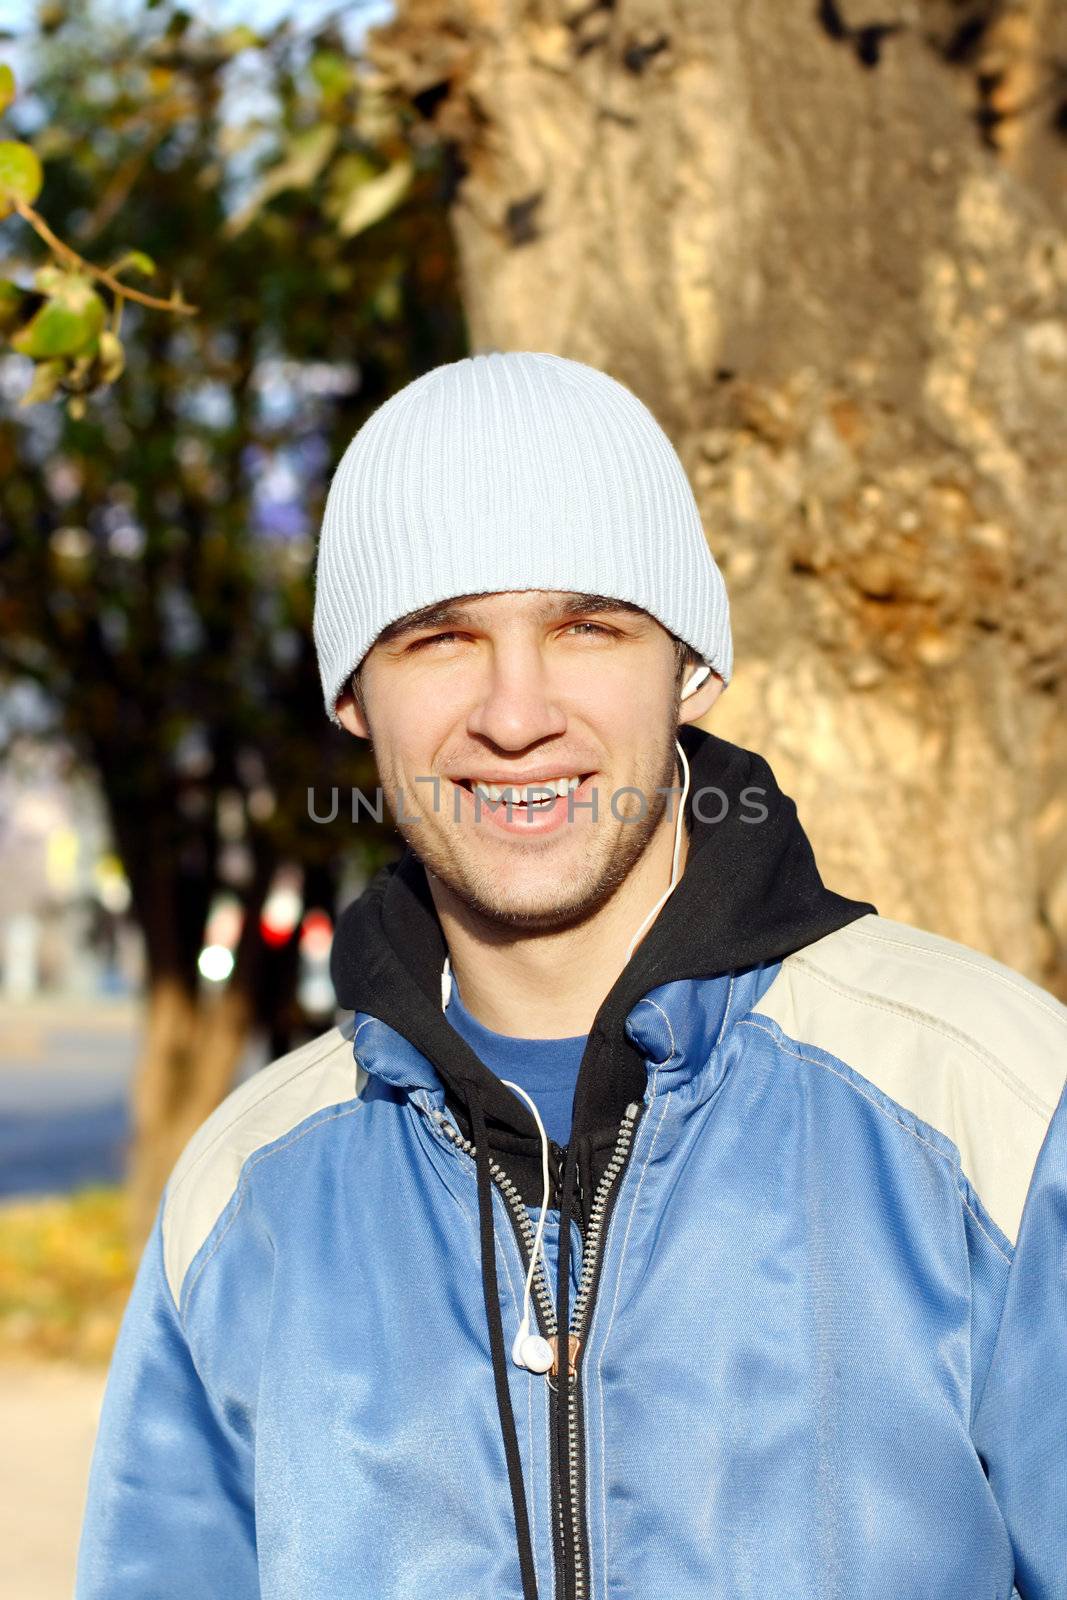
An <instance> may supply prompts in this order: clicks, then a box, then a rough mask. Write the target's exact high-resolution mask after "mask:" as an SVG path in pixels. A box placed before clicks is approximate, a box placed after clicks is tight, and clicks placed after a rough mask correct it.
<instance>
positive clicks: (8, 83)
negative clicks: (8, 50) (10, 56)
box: [0, 61, 15, 111]
mask: <svg viewBox="0 0 1067 1600" xmlns="http://www.w3.org/2000/svg"><path fill="white" fill-rule="evenodd" d="M14 98H15V74H14V73H13V72H12V70H11V68H10V67H9V66H8V64H7V62H6V61H0V111H6V110H7V108H8V106H9V105H10V104H11V102H12V100H14Z"/></svg>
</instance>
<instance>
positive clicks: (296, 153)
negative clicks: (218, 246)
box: [225, 122, 337, 239]
mask: <svg viewBox="0 0 1067 1600" xmlns="http://www.w3.org/2000/svg"><path fill="white" fill-rule="evenodd" d="M336 143H337V129H336V128H335V127H334V125H333V124H332V123H329V122H320V123H317V124H316V125H315V127H313V128H304V129H303V130H302V131H301V132H300V133H297V134H294V135H293V137H292V139H291V140H290V141H289V153H288V155H287V156H286V157H285V160H284V161H280V162H279V163H278V165H277V166H276V167H271V168H270V170H269V171H268V172H267V173H266V174H265V175H264V177H263V179H262V181H261V182H260V183H259V185H258V187H257V188H256V189H255V190H254V191H253V193H252V195H251V196H250V198H249V199H248V200H247V201H246V202H245V204H244V205H243V206H242V207H241V209H240V210H239V211H236V212H234V214H233V216H232V217H231V218H230V220H229V222H228V223H227V224H226V228H225V232H226V234H227V235H228V237H229V238H231V239H232V238H234V236H235V235H236V234H238V233H240V232H241V230H242V229H243V228H246V227H247V226H248V224H249V223H250V222H251V221H252V218H253V217H254V216H255V215H256V213H257V211H260V210H261V209H262V208H263V206H264V205H266V203H267V201H268V200H273V198H274V196H275V195H276V194H281V193H282V191H283V190H284V189H307V188H309V187H310V185H311V184H313V183H314V181H315V179H316V178H317V177H318V175H319V173H320V172H321V171H322V169H323V167H324V166H325V165H326V163H327V161H328V160H329V159H330V156H331V155H332V154H333V148H334V145H335V144H336Z"/></svg>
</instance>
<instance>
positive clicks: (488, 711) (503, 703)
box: [467, 641, 567, 750]
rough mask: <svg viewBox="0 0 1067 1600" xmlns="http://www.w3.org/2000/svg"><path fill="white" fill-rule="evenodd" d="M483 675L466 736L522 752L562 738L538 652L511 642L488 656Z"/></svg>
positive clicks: (562, 718) (562, 725) (562, 719)
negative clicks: (480, 689) (482, 683)
mask: <svg viewBox="0 0 1067 1600" xmlns="http://www.w3.org/2000/svg"><path fill="white" fill-rule="evenodd" d="M485 671H486V674H487V677H486V682H485V686H484V692H483V693H481V694H480V695H479V696H478V697H477V698H476V701H475V704H474V705H473V706H472V708H471V712H470V715H469V717H468V719H467V732H468V733H470V734H471V735H475V736H477V737H480V738H482V739H487V740H489V741H490V743H492V744H495V745H496V746H498V747H499V748H500V749H502V750H525V749H526V748H527V747H528V746H529V745H532V744H536V743H537V742H538V741H539V740H542V739H549V738H558V736H559V735H560V734H562V733H565V732H566V730H567V718H566V715H565V714H564V712H563V710H562V708H561V706H560V705H559V703H558V702H557V701H556V699H555V698H554V697H553V693H552V685H551V682H550V675H549V672H548V669H547V667H546V665H545V662H544V660H543V659H542V657H541V654H540V651H538V650H537V649H536V648H534V647H529V648H527V646H526V645H524V644H522V643H521V642H519V641H513V643H512V644H511V645H509V646H508V647H507V648H506V649H497V650H495V651H493V653H492V658H491V660H490V661H488V662H487V663H486V666H485Z"/></svg>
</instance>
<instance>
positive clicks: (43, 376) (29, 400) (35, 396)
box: [19, 361, 67, 406]
mask: <svg viewBox="0 0 1067 1600" xmlns="http://www.w3.org/2000/svg"><path fill="white" fill-rule="evenodd" d="M66 370H67V363H66V362H65V361H42V362H41V364H40V366H39V367H38V368H37V370H36V372H35V373H34V375H33V379H32V381H31V383H30V386H29V388H28V389H27V390H26V392H25V394H23V395H21V396H20V397H19V405H20V406H35V405H39V404H40V402H41V401H42V400H51V398H52V396H53V395H54V394H55V392H56V390H57V389H58V388H59V385H60V384H61V383H62V381H63V374H64V373H65V372H66Z"/></svg>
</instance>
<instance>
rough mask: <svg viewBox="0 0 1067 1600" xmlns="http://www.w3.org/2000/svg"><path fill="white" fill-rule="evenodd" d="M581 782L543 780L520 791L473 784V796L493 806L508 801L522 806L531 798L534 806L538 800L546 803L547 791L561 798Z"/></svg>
mask: <svg viewBox="0 0 1067 1600" xmlns="http://www.w3.org/2000/svg"><path fill="white" fill-rule="evenodd" d="M581 781H582V780H581V778H580V777H577V778H544V779H542V780H541V782H540V783H529V784H524V785H523V787H522V788H521V789H517V788H514V787H513V786H512V785H510V784H497V783H475V784H474V785H473V788H474V792H475V794H480V795H481V796H482V799H483V800H490V801H492V803H493V804H494V805H499V803H500V801H501V800H505V801H506V800H509V799H510V801H511V803H512V804H513V805H522V804H525V803H526V801H527V799H528V798H532V799H533V801H534V803H535V804H536V802H537V801H539V800H540V801H547V800H548V797H549V791H552V790H554V791H555V793H556V795H557V796H559V797H560V798H562V797H563V796H564V795H566V794H569V793H570V791H571V790H572V789H577V787H578V785H579V784H580V783H581Z"/></svg>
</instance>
